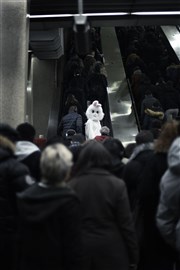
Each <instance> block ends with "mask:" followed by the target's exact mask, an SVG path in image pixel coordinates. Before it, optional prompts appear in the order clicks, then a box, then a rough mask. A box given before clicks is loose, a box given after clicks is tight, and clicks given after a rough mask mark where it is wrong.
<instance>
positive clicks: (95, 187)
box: [0, 29, 180, 270]
mask: <svg viewBox="0 0 180 270" xmlns="http://www.w3.org/2000/svg"><path fill="white" fill-rule="evenodd" d="M131 30H132V29H131ZM150 30H151V29H150ZM132 33H136V34H137V30H136V31H135V32H132V31H131V35H130V37H131V36H132ZM121 34H122V33H121ZM124 34H125V33H124ZM149 35H150V36H147V40H148V41H149V42H150V41H151V42H154V43H153V44H154V46H155V45H156V42H155V37H154V36H153V34H152V32H151V31H150V33H149ZM152 36H153V39H152ZM150 37H151V38H150ZM124 40H127V39H124ZM160 45H161V44H159V43H158V44H157V46H156V50H155V55H156V57H158V56H159V54H158V53H159V46H160ZM146 46H147V47H148V44H146ZM126 48H128V49H127V51H128V52H129V51H130V52H131V53H133V54H136V55H134V56H133V57H134V59H135V63H136V64H135V65H134V63H131V64H130V63H129V64H128V65H129V66H128V65H127V66H128V73H127V74H128V76H129V78H130V79H131V84H132V86H133V85H135V81H136V80H135V76H134V75H138V76H139V75H142V74H143V75H142V76H143V77H144V78H145V80H143V87H142V85H141V91H140V88H138V87H137V85H136V87H137V89H138V90H137V89H136V87H135V88H133V91H134V94H135V95H134V97H135V99H136V98H137V101H139V96H138V95H140V97H141V99H140V100H141V104H140V105H141V106H140V107H139V116H140V118H141V124H142V127H143V128H142V129H141V130H140V131H139V132H138V133H137V135H136V137H135V142H134V143H131V144H129V145H127V146H126V147H125V146H124V145H123V144H122V142H121V141H120V140H119V139H117V138H114V137H113V136H111V132H110V128H109V127H107V126H105V125H103V126H102V127H101V129H100V134H99V135H98V136H95V137H94V138H92V139H88V140H87V139H86V138H85V136H84V130H83V126H84V122H85V121H86V115H85V114H84V111H86V109H87V107H88V102H89V103H91V102H92V101H93V100H94V99H97V100H99V99H100V98H102V100H101V102H102V107H103V106H106V105H105V102H104V99H107V98H106V95H107V92H106V91H107V89H106V87H107V81H106V76H105V75H104V74H103V72H102V70H101V68H102V69H103V68H104V66H103V59H102V55H101V54H99V53H98V50H97V48H96V49H94V50H93V52H92V53H91V54H90V55H86V56H85V57H84V58H83V59H81V58H80V57H77V56H73V58H71V59H70V62H69V63H67V67H66V72H65V75H66V77H65V78H64V87H65V90H66V91H65V95H64V106H63V109H64V112H63V117H62V120H61V121H60V124H59V127H58V136H57V137H54V138H51V139H49V140H48V141H47V142H46V144H45V145H44V146H43V147H42V145H41V147H39V145H38V140H37V139H36V130H35V127H33V126H32V125H31V124H30V123H20V124H19V125H18V126H17V127H16V128H13V127H11V126H9V125H8V124H4V123H1V124H0V202H1V203H0V264H1V265H2V267H3V270H6V269H7V270H30V269H34V270H41V269H42V270H46V269H47V270H49V269H52V270H99V269H103V270H119V269H121V270H130V269H131V270H152V269H153V270H174V269H176V270H179V269H180V262H179V260H180V230H179V222H180V221H179V201H180V189H179V182H178V181H179V175H180V151H179V150H180V149H179V147H180V122H179V121H178V119H172V117H168V116H167V118H166V120H165V121H164V119H161V117H164V115H165V114H166V111H164V109H163V110H162V111H160V109H159V107H158V106H160V105H162V104H161V102H162V101H161V102H160V101H159V99H158V98H157V96H155V95H154V93H155V92H153V91H152V89H154V87H156V89H157V87H160V84H161V83H165V84H166V86H167V85H171V86H172V87H176V92H177V91H178V90H177V89H178V83H177V80H176V83H177V84H175V82H174V81H173V83H172V82H171V83H170V82H168V81H167V82H162V80H159V81H158V84H157V80H156V79H154V84H153V83H151V82H150V81H149V79H148V78H147V67H146V64H145V63H144V62H143V60H137V52H138V51H137V50H138V48H139V42H138V40H136V38H134V39H133V40H132V42H131V46H129V47H126ZM148 48H149V52H150V51H151V47H148ZM135 49H136V52H135V51H134V50H135ZM127 51H126V53H127ZM165 56H166V55H165V54H161V57H164V58H165V59H166V57H165ZM95 57H97V59H98V60H97V59H96V58H95ZM138 58H139V57H138ZM99 60H100V62H99ZM131 60H132V59H131ZM146 60H147V61H150V60H151V58H150V57H149V55H148V56H147V55H146ZM128 61H129V60H128ZM133 61H134V60H133ZM164 61H165V60H164ZM137 63H138V64H137ZM150 64H151V65H150ZM155 64H156V65H157V64H158V62H157V61H156V62H155V63H149V65H150V66H153V65H155ZM161 65H163V63H161ZM137 66H138V68H136V67H137ZM163 67H164V65H163ZM166 71H167V73H168V74H170V73H171V72H170V70H169V68H167V69H166ZM171 74H172V73H171ZM161 75H162V74H161ZM133 76H134V77H133ZM169 76H170V75H169ZM151 78H153V74H152V73H151ZM161 78H162V77H161ZM96 82H98V83H97V84H96ZM136 82H137V81H136ZM98 85H99V86H100V85H101V87H102V89H103V90H102V93H104V94H105V95H104V96H103V95H100V96H98V95H99V93H100V92H101V90H97V89H96V90H95V94H96V95H97V96H96V98H95V96H94V93H93V88H94V87H97V86H98ZM84 89H85V90H84ZM135 89H136V90H135ZM142 89H144V90H142ZM173 89H174V88H173ZM86 90H87V91H86ZM147 90H148V91H147ZM150 90H151V91H150ZM161 90H162V89H161ZM143 91H144V92H143ZM142 93H143V94H144V95H146V97H145V98H146V99H148V100H144V101H143V99H142ZM136 94H137V96H136ZM152 94H153V96H154V97H153V96H152ZM84 95H85V96H84ZM148 96H149V97H148ZM151 101H152V102H151ZM149 104H152V105H153V106H156V108H158V109H157V110H156V111H155V109H154V107H152V106H150V105H149ZM161 107H162V106H161ZM137 108H138V106H137ZM169 109H176V108H173V107H172V108H169ZM151 111H153V112H156V115H158V117H156V116H155V115H154V114H153V117H152V115H151V114H152V112H151ZM174 113H175V112H174ZM142 115H143V116H142ZM147 115H148V116H149V117H147ZM167 115H168V114H167ZM177 115H178V113H177V111H176V113H175V116H177ZM150 117H152V118H153V121H151V120H152V119H150Z"/></svg>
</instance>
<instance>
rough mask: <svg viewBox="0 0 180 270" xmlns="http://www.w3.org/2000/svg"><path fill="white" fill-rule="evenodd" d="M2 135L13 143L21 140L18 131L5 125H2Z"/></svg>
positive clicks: (0, 132)
mask: <svg viewBox="0 0 180 270" xmlns="http://www.w3.org/2000/svg"><path fill="white" fill-rule="evenodd" d="M0 135H1V136H3V137H6V138H8V139H9V140H10V141H11V142H13V143H15V142H16V141H18V139H19V134H18V132H17V131H16V129H14V128H13V127H11V126H10V125H8V124H5V123H0Z"/></svg>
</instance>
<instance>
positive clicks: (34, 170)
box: [15, 141, 41, 181]
mask: <svg viewBox="0 0 180 270" xmlns="http://www.w3.org/2000/svg"><path fill="white" fill-rule="evenodd" d="M15 155H16V156H17V159H18V160H19V161H20V162H22V163H24V164H25V165H26V166H27V167H28V168H29V171H30V174H31V176H32V177H33V178H35V179H36V180H37V181H39V180H40V157H41V152H40V149H39V148H38V147H37V146H36V145H35V144H34V143H32V142H30V141H18V142H17V143H16V148H15Z"/></svg>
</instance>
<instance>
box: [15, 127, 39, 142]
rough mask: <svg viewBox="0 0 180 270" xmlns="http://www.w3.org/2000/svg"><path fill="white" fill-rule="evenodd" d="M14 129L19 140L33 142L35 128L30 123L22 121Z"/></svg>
mask: <svg viewBox="0 0 180 270" xmlns="http://www.w3.org/2000/svg"><path fill="white" fill-rule="evenodd" d="M16 130H17V132H18V133H19V137H20V140H24V141H30V142H33V140H34V137H35V135H36V130H35V128H34V127H33V126H32V125H31V124H29V123H22V124H20V125H18V126H17V128H16Z"/></svg>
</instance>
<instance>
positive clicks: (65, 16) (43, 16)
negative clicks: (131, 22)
mask: <svg viewBox="0 0 180 270" xmlns="http://www.w3.org/2000/svg"><path fill="white" fill-rule="evenodd" d="M129 14H130V13H128V12H110V13H83V14H82V15H84V16H88V17H93V16H123V15H129ZM74 16H79V14H47V15H30V14H27V17H28V18H30V19H41V18H67V17H74Z"/></svg>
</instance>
